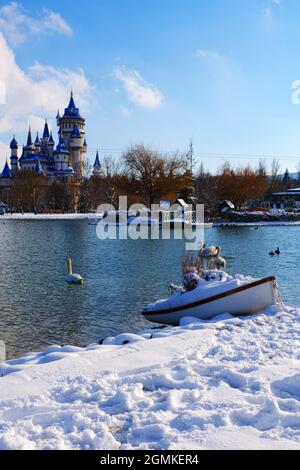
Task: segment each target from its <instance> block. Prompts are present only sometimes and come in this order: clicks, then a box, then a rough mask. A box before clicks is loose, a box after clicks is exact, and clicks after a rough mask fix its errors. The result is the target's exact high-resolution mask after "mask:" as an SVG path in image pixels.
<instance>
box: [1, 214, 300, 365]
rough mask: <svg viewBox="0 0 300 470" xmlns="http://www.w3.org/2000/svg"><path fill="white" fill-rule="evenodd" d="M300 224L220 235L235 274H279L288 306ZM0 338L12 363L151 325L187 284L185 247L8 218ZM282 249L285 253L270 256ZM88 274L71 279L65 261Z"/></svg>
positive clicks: (211, 238)
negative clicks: (150, 314) (150, 316)
mask: <svg viewBox="0 0 300 470" xmlns="http://www.w3.org/2000/svg"><path fill="white" fill-rule="evenodd" d="M299 234H300V227H262V228H259V229H258V230H254V228H241V227H240V228H213V229H208V230H206V231H205V237H206V242H207V243H208V244H215V245H220V246H221V247H222V248H223V251H222V254H223V255H224V256H225V258H226V259H227V261H228V271H229V272H230V273H243V274H249V275H251V276H253V277H264V276H269V275H273V274H274V275H276V276H277V278H278V281H279V286H280V291H281V294H282V298H283V300H284V302H285V303H286V304H287V305H292V306H300V279H299V262H300V237H299ZM0 236H1V245H0V340H2V341H4V342H5V343H6V347H7V354H8V357H9V358H12V357H17V356H20V355H24V354H26V353H28V352H31V351H37V350H41V349H43V348H45V347H47V346H48V345H52V344H61V345H63V344H72V345H78V346H86V345H88V344H90V343H93V342H98V341H99V340H101V339H103V338H105V337H107V336H108V335H117V334H119V333H124V332H137V331H139V330H141V329H142V328H143V327H145V325H146V321H145V320H144V319H143V317H142V315H141V313H140V312H141V310H142V308H143V307H144V306H145V305H147V304H148V303H150V302H153V301H154V300H157V299H159V298H162V297H165V296H167V295H168V289H167V285H168V283H169V281H172V282H180V264H181V259H182V256H183V254H184V246H185V244H184V241H177V240H169V241H154V240H149V241H142V240H140V241H132V240H128V241H120V240H114V241H112V240H107V241H100V240H98V238H97V237H96V227H95V226H90V225H88V224H87V223H86V222H79V221H67V222H63V221H59V222H53V221H51V222H49V221H42V222H37V221H36V222H25V221H21V222H19V221H6V222H5V223H4V222H3V221H1V220H0ZM277 246H280V248H281V251H282V255H281V256H280V257H276V258H271V257H270V256H269V255H268V253H269V252H270V250H272V249H273V250H275V249H276V248H277ZM68 257H71V258H72V259H73V264H74V271H75V272H79V273H80V274H81V275H83V276H84V277H85V283H84V285H83V286H70V285H68V284H67V283H66V282H65V277H66V275H67V258H68Z"/></svg>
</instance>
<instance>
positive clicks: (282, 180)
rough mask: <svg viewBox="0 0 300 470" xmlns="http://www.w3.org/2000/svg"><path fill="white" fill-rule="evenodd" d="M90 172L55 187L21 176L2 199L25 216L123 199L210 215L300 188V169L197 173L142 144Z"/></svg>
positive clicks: (180, 158) (183, 158)
mask: <svg viewBox="0 0 300 470" xmlns="http://www.w3.org/2000/svg"><path fill="white" fill-rule="evenodd" d="M85 170H86V171H85V173H86V176H85V177H83V178H82V179H81V180H80V181H76V182H75V183H73V184H63V183H58V182H51V180H49V179H48V178H47V177H46V176H44V175H41V174H37V173H36V172H34V171H19V172H18V173H17V174H16V175H15V177H14V180H13V186H12V188H11V189H10V191H9V193H7V191H6V190H5V191H6V192H5V194H4V190H2V194H1V195H0V198H2V200H3V202H7V203H8V204H9V206H10V207H14V208H15V209H16V210H18V211H24V212H28V211H32V210H37V211H39V212H70V211H73V210H75V209H76V210H78V211H79V212H90V211H96V210H97V207H98V206H99V205H100V204H103V203H110V204H112V205H114V206H116V207H117V205H118V198H119V196H124V195H126V196H128V200H129V201H128V202H129V204H130V205H131V204H134V203H144V204H145V205H147V206H150V205H151V204H153V203H158V202H159V201H160V200H162V199H164V200H170V201H174V200H175V199H177V198H179V197H181V198H183V199H185V200H187V202H189V203H191V202H193V203H201V204H205V206H206V208H208V209H211V210H215V209H216V208H217V207H218V204H219V203H220V202H221V201H223V200H230V201H232V202H233V203H234V205H235V206H236V207H237V208H238V209H240V208H242V207H243V206H244V205H246V204H247V205H248V206H250V207H258V206H267V205H268V204H269V202H270V201H271V200H272V194H273V193H274V192H277V191H284V190H287V189H290V188H292V187H294V186H300V167H299V176H298V178H293V179H292V178H291V176H290V175H289V172H288V170H286V171H285V173H284V174H283V176H280V166H279V163H278V161H276V160H273V161H272V162H271V165H270V166H268V165H267V164H266V162H265V161H263V160H261V161H259V163H258V165H257V166H256V167H251V166H250V165H244V166H242V165H238V166H232V165H231V164H230V163H229V162H225V163H224V164H223V165H222V166H221V167H220V168H219V169H218V171H217V172H216V174H212V173H211V172H209V171H206V170H205V168H204V166H203V164H201V165H200V166H199V168H198V170H197V171H196V172H195V173H194V174H193V173H192V172H191V168H190V163H189V159H188V158H187V155H185V154H180V153H175V154H173V155H170V156H165V155H162V154H160V153H158V152H156V151H154V150H152V149H149V148H146V147H145V146H144V145H142V144H140V145H135V146H131V147H130V148H129V149H128V150H127V151H126V152H125V153H124V155H123V156H122V157H121V158H119V159H116V158H113V157H105V158H104V160H103V162H102V174H101V175H97V176H96V175H94V176H93V175H91V168H90V167H89V166H87V167H86V168H85Z"/></svg>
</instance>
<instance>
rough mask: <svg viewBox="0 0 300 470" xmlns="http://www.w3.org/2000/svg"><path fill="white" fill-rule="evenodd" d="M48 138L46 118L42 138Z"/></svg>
mask: <svg viewBox="0 0 300 470" xmlns="http://www.w3.org/2000/svg"><path fill="white" fill-rule="evenodd" d="M49 138H50V132H49V126H48V121H47V119H46V120H45V127H44V133H43V139H49Z"/></svg>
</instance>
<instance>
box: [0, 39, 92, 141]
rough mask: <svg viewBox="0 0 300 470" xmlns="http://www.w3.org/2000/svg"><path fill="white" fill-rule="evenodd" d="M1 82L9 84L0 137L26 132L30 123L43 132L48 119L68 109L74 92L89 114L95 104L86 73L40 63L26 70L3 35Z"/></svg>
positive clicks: (1, 110) (0, 41)
mask: <svg viewBox="0 0 300 470" xmlns="http://www.w3.org/2000/svg"><path fill="white" fill-rule="evenodd" d="M0 82H2V83H4V84H5V85H6V86H5V88H6V100H5V101H6V104H2V105H0V134H4V133H8V132H9V133H12V134H13V133H14V132H16V133H17V132H23V131H24V130H26V128H27V126H28V124H29V123H30V124H31V125H32V127H33V128H36V129H37V130H38V129H40V128H41V126H42V124H43V121H44V119H45V117H47V116H48V117H50V118H52V117H54V116H56V112H57V109H58V108H59V107H60V108H62V107H66V105H67V103H68V99H69V93H70V90H71V89H73V90H74V92H75V98H76V103H78V105H79V106H80V108H81V110H82V111H83V112H87V110H88V109H89V106H90V103H91V99H90V98H91V92H92V87H91V85H90V83H89V81H88V80H87V78H86V76H85V74H84V72H83V70H81V69H78V70H70V69H68V68H64V69H60V68H55V67H53V66H49V65H42V64H39V63H35V64H33V65H32V66H31V67H30V68H29V70H23V69H21V67H19V65H18V64H17V63H16V60H15V56H14V53H13V51H12V49H11V48H10V47H9V46H8V44H7V42H6V40H5V38H4V36H3V34H2V33H0Z"/></svg>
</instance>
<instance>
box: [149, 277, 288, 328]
mask: <svg viewBox="0 0 300 470" xmlns="http://www.w3.org/2000/svg"><path fill="white" fill-rule="evenodd" d="M196 278H197V279H196V282H197V284H198V285H197V287H196V288H195V289H193V290H191V291H182V290H177V292H176V293H175V294H173V295H171V297H169V299H166V300H160V301H158V302H156V303H154V304H152V305H149V306H148V307H146V308H145V309H144V310H143V312H142V313H143V315H144V316H145V318H146V319H147V320H149V321H150V322H153V323H159V324H166V325H174V326H176V325H179V324H180V321H181V320H182V318H184V317H195V318H198V319H202V320H209V319H211V318H213V317H215V316H217V315H221V314H224V313H229V314H231V315H234V316H240V315H249V314H255V313H259V312H262V311H263V310H264V309H266V308H267V307H269V306H271V305H276V304H279V303H280V297H279V292H278V287H277V282H276V278H275V277H273V276H272V277H267V278H265V279H259V280H254V279H253V278H250V277H245V276H241V275H237V276H235V277H232V276H229V275H228V274H227V273H225V272H222V271H215V272H210V273H209V278H208V277H207V278H206V279H203V278H200V277H198V276H196Z"/></svg>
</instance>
